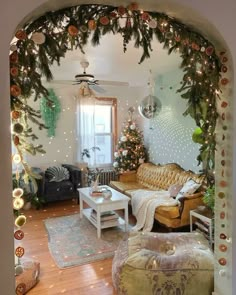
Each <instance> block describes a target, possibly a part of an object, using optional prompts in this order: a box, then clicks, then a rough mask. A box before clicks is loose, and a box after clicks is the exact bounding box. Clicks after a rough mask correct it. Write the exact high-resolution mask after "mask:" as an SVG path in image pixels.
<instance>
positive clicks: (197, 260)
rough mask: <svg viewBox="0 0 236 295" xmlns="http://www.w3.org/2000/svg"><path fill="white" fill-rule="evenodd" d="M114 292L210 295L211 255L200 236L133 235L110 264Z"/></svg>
mask: <svg viewBox="0 0 236 295" xmlns="http://www.w3.org/2000/svg"><path fill="white" fill-rule="evenodd" d="M112 279H113V284H114V287H115V289H116V291H117V293H118V294H119V295H120V294H125V295H149V294H150V295H151V294H179V295H184V294H185V295H189V294H191V295H199V294H201V295H210V294H212V292H213V290H214V256H213V251H212V249H211V248H210V247H209V243H208V240H207V239H206V238H205V237H204V236H203V235H202V234H201V233H197V232H196V233H140V232H139V233H132V234H130V237H129V238H128V240H125V241H122V242H121V243H120V245H119V247H118V249H117V251H116V253H115V256H114V258H113V263H112Z"/></svg>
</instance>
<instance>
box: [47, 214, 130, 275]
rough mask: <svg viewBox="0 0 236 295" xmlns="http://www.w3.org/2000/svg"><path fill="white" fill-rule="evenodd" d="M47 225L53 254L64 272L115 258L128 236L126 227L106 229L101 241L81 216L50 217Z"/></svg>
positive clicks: (93, 228)
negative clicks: (121, 243)
mask: <svg viewBox="0 0 236 295" xmlns="http://www.w3.org/2000/svg"><path fill="white" fill-rule="evenodd" d="M44 224H45V227H46V230H47V232H48V247H49V250H50V253H51V255H52V257H53V259H54V261H55V263H56V264H57V266H58V267H59V268H63V269H64V268H68V267H73V266H78V265H81V264H85V263H91V262H94V261H97V260H102V259H106V258H110V257H113V256H114V252H115V250H116V249H117V247H118V245H119V243H120V241H121V240H122V239H126V238H127V236H128V233H126V232H124V229H123V226H120V227H119V226H117V227H112V228H107V229H103V230H102V234H101V238H100V239H98V238H97V229H96V228H95V227H94V226H93V225H92V224H91V223H90V222H89V221H88V220H87V218H85V217H84V218H82V219H80V217H79V214H74V215H69V216H62V217H55V218H48V219H46V220H44Z"/></svg>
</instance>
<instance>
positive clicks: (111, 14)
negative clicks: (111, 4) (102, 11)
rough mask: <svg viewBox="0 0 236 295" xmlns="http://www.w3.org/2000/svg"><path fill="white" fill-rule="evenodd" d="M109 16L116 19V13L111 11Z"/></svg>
mask: <svg viewBox="0 0 236 295" xmlns="http://www.w3.org/2000/svg"><path fill="white" fill-rule="evenodd" d="M109 16H110V18H117V13H116V11H112V12H110V14H109Z"/></svg>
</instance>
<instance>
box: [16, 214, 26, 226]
mask: <svg viewBox="0 0 236 295" xmlns="http://www.w3.org/2000/svg"><path fill="white" fill-rule="evenodd" d="M25 223H26V217H25V215H20V216H18V217H17V218H16V220H15V225H16V226H17V227H22V226H24V225H25Z"/></svg>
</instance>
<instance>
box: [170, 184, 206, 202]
mask: <svg viewBox="0 0 236 295" xmlns="http://www.w3.org/2000/svg"><path fill="white" fill-rule="evenodd" d="M200 186H201V184H200V183H197V182H196V181H194V180H193V179H189V180H188V181H187V182H186V183H185V184H184V186H183V187H182V189H181V190H180V191H179V193H178V194H177V196H176V200H179V199H180V198H182V197H185V196H189V195H191V194H193V193H195V192H196V190H197V189H198V188H199V187H200Z"/></svg>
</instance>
